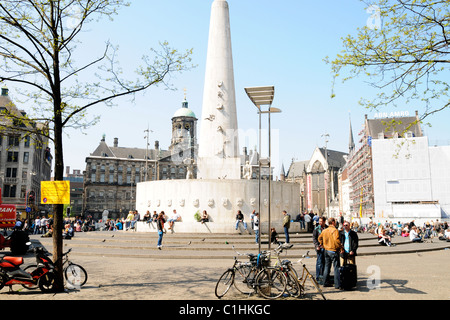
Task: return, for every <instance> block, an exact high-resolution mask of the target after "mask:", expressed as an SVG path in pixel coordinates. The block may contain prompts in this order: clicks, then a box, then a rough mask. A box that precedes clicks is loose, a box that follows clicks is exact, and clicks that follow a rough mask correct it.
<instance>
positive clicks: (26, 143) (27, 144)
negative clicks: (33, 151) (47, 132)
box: [23, 136, 31, 148]
mask: <svg viewBox="0 0 450 320" xmlns="http://www.w3.org/2000/svg"><path fill="white" fill-rule="evenodd" d="M30 141H31V138H30V136H25V139H24V143H23V145H24V147H26V148H28V147H29V146H30Z"/></svg>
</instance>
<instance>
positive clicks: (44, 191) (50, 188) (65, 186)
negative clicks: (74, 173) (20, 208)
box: [41, 181, 70, 204]
mask: <svg viewBox="0 0 450 320" xmlns="http://www.w3.org/2000/svg"><path fill="white" fill-rule="evenodd" d="M41 203H42V204H70V181H41Z"/></svg>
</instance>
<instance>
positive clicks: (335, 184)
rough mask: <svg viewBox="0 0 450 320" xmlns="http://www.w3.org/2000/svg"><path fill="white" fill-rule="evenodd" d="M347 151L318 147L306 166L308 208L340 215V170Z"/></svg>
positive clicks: (320, 212) (310, 210) (316, 211)
mask: <svg viewBox="0 0 450 320" xmlns="http://www.w3.org/2000/svg"><path fill="white" fill-rule="evenodd" d="M346 156H347V153H344V152H340V151H335V150H329V149H326V148H316V149H315V150H314V152H313V155H312V157H311V159H310V161H309V163H308V166H307V167H306V209H307V211H308V212H314V213H318V214H319V215H325V216H329V217H336V216H338V215H339V179H338V178H339V172H340V170H341V169H342V168H343V167H344V165H345V163H346V158H345V157H346Z"/></svg>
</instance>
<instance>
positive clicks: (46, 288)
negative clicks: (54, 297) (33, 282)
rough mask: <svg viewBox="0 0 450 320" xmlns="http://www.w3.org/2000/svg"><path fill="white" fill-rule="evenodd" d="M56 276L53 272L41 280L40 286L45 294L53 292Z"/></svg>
mask: <svg viewBox="0 0 450 320" xmlns="http://www.w3.org/2000/svg"><path fill="white" fill-rule="evenodd" d="M55 278H56V277H55V274H54V273H53V272H47V273H46V274H44V275H43V276H42V277H40V278H39V281H38V286H39V289H41V291H42V292H44V293H49V292H53V285H54V284H55Z"/></svg>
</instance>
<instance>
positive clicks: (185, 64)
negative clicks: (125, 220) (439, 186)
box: [0, 0, 192, 291]
mask: <svg viewBox="0 0 450 320" xmlns="http://www.w3.org/2000/svg"><path fill="white" fill-rule="evenodd" d="M128 5H129V3H127V2H125V1H123V0H2V1H1V2H0V58H1V59H2V61H1V63H0V82H2V81H3V82H5V83H7V84H15V85H18V86H19V85H20V86H21V88H23V89H21V91H22V93H23V94H24V96H25V97H26V99H27V100H28V101H29V102H31V103H32V104H33V106H34V107H33V110H32V111H30V110H27V111H28V115H27V118H26V119H21V120H20V121H29V123H35V122H41V123H45V124H46V127H45V130H42V128H41V129H40V130H39V132H37V133H38V134H42V135H44V136H47V137H48V138H49V139H50V140H51V141H53V143H54V148H55V151H54V152H55V155H54V160H55V164H54V175H55V180H56V181H62V180H63V176H64V159H63V150H64V149H63V139H62V138H63V132H64V130H65V129H66V128H68V127H72V128H85V127H87V126H90V125H94V124H95V123H96V121H97V120H98V119H97V118H93V119H90V118H89V117H88V116H87V111H88V109H89V108H91V107H94V106H96V105H100V104H107V105H112V104H113V102H114V100H115V99H117V98H119V97H123V96H131V97H132V96H133V95H134V94H135V93H137V92H140V91H144V90H146V89H147V88H149V87H150V86H153V85H158V84H165V85H169V84H168V83H167V81H166V78H167V77H168V75H170V74H172V73H174V72H181V71H184V70H187V69H189V68H191V67H192V65H190V62H191V55H192V50H187V51H185V52H179V51H177V50H175V49H173V48H171V47H170V46H169V44H168V43H167V42H164V43H161V48H160V49H158V50H153V49H151V57H149V56H144V57H143V64H142V65H141V66H140V67H139V68H138V70H136V74H137V76H136V79H135V80H133V81H131V80H128V79H125V78H123V75H122V74H123V73H122V70H121V68H120V66H119V64H118V61H116V56H117V48H116V47H114V46H113V45H112V44H111V43H109V42H107V43H106V44H105V48H104V52H103V54H102V55H100V56H97V57H92V56H91V57H90V58H89V60H88V62H83V63H82V64H79V63H78V62H77V61H76V59H77V58H79V59H80V60H83V61H86V57H87V56H89V55H92V53H90V52H86V51H82V50H80V49H77V43H78V42H79V38H80V35H81V32H86V30H85V29H86V27H87V26H89V25H90V24H92V23H93V22H96V21H98V20H99V19H101V18H110V19H111V18H112V17H114V16H115V15H117V14H118V12H119V10H120V9H121V8H122V7H124V6H128ZM81 57H82V58H83V59H81ZM10 116H11V117H13V116H14V115H10ZM32 127H33V126H23V128H24V130H25V128H28V129H26V130H29V131H31V130H32ZM63 214H64V206H63V205H56V206H55V219H54V235H53V248H54V250H53V257H54V258H55V260H56V259H59V258H60V257H61V256H62V248H63V245H62V234H61V230H62V229H63ZM56 269H57V281H56V289H57V290H59V291H60V290H62V289H63V276H62V270H61V269H62V265H61V264H58V265H57V266H56Z"/></svg>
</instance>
